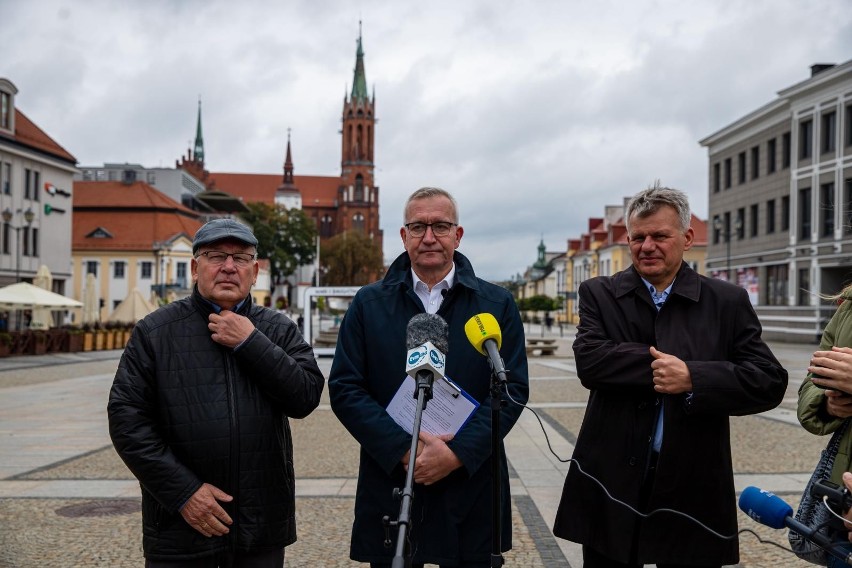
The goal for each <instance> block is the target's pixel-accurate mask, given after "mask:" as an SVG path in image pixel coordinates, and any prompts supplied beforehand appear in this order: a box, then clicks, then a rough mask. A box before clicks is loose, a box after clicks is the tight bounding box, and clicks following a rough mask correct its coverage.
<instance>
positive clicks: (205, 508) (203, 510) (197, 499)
mask: <svg viewBox="0 0 852 568" xmlns="http://www.w3.org/2000/svg"><path fill="white" fill-rule="evenodd" d="M233 499H234V498H233V497H231V496H230V495H228V494H227V493H225V492H224V491H222V490H221V489H219V488H217V487H215V486H213V485H210V484H209V483H205V484H203V485H202V486H201V487H199V489H198V491H196V492H195V493H193V494H192V497H190V498H189V500H188V501H187V502H186V503H185V504H184V506H183V508H182V509H181V510H180V514H181V516H182V517H183V519H184V520H185V521H186V522H187V523H188V524H189V526H191V527H192V528H194V529H195V530H197V531H198V532H200V533H201V534H203V535H204V536H208V537H209V536H222V535H225V534H228V532H229V529H228V526H229V525H230V524H231V523H233V521H232V520H231V517H230V516H229V515H228V513H226V512H225V509H223V508H222V506H221V505H219V501H224V502H225V503H228V502H230V501H232V500H233Z"/></svg>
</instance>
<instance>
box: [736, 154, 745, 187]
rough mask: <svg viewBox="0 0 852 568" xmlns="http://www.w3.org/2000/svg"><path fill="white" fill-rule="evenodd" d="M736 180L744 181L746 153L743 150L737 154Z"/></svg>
mask: <svg viewBox="0 0 852 568" xmlns="http://www.w3.org/2000/svg"><path fill="white" fill-rule="evenodd" d="M737 166H739V167H738V169H737V182H738V183H745V180H746V155H745V152H740V153H739V154H738V155H737Z"/></svg>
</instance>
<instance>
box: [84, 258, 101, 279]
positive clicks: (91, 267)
mask: <svg viewBox="0 0 852 568" xmlns="http://www.w3.org/2000/svg"><path fill="white" fill-rule="evenodd" d="M86 274H94V275H95V277H97V275H98V261H97V260H87V261H86Z"/></svg>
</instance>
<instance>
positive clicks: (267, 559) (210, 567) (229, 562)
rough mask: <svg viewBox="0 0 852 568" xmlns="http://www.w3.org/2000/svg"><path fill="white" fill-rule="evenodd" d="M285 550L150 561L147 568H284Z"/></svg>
mask: <svg viewBox="0 0 852 568" xmlns="http://www.w3.org/2000/svg"><path fill="white" fill-rule="evenodd" d="M283 567H284V549H283V548H282V549H281V550H272V551H266V552H255V553H253V554H247V553H244V552H234V553H231V552H221V553H219V554H214V555H213V556H205V557H204V558H193V559H192V560H148V559H147V558H146V559H145V568H283Z"/></svg>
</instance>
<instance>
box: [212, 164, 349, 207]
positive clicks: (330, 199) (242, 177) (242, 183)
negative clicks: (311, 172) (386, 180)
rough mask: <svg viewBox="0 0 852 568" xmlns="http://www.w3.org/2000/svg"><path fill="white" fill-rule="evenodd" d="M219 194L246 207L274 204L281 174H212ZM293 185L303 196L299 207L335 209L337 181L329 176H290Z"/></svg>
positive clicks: (338, 185) (338, 180)
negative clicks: (241, 201)
mask: <svg viewBox="0 0 852 568" xmlns="http://www.w3.org/2000/svg"><path fill="white" fill-rule="evenodd" d="M210 178H211V179H212V180H213V183H214V187H215V188H216V189H217V190H219V191H224V192H227V193H230V194H231V195H234V196H237V197H241V198H242V200H243V202H245V203H253V202H261V203H266V204H267V205H272V204H274V203H275V192H276V191H277V190H278V188H279V187H280V186H281V180H282V176H281V175H280V174H237V173H211V174H210ZM293 185H294V186H295V188H296V189H298V190H299V192H300V193H301V194H302V207H303V208H306V209H308V208H311V207H334V206H335V204H336V202H337V190H338V189H340V178H339V177H332V176H293Z"/></svg>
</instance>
